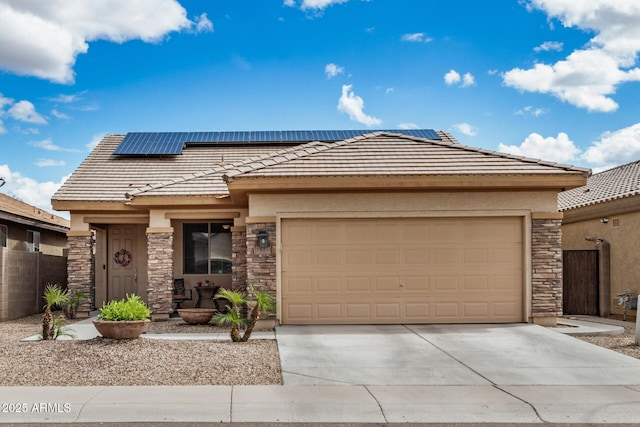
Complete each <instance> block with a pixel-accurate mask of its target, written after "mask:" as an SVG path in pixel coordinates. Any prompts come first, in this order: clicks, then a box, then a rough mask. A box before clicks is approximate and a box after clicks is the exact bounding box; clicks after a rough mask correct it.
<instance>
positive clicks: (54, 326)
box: [42, 283, 73, 340]
mask: <svg viewBox="0 0 640 427" xmlns="http://www.w3.org/2000/svg"><path fill="white" fill-rule="evenodd" d="M44 302H45V305H44V314H43V315H42V339H43V340H55V339H58V337H60V336H62V335H67V336H71V337H72V336H73V334H72V333H71V332H70V331H69V330H68V329H67V328H65V327H64V326H63V323H64V318H63V317H62V316H58V317H57V318H54V316H53V312H52V308H53V307H54V306H59V307H62V306H64V305H65V304H68V303H69V294H68V293H67V291H66V290H62V288H61V287H60V285H58V284H55V285H52V284H51V283H49V284H47V287H46V288H45V290H44Z"/></svg>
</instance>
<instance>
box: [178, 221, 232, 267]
mask: <svg viewBox="0 0 640 427" xmlns="http://www.w3.org/2000/svg"><path fill="white" fill-rule="evenodd" d="M232 226H233V223H232V222H219V221H217V222H210V221H207V222H184V223H183V224H182V274H184V275H187V274H191V275H207V276H218V275H229V274H232V268H233V261H232V254H233V239H232V234H231V227H232ZM205 227H206V231H205ZM198 228H199V229H200V230H198ZM194 233H202V234H204V235H206V248H205V247H204V245H203V244H202V243H203V242H202V240H204V239H201V241H200V244H198V241H197V240H196V239H193V238H191V236H190V235H193V234H194ZM227 234H228V240H227V239H225V247H223V248H222V250H221V251H218V253H220V252H225V249H226V251H228V257H224V258H222V259H219V258H218V261H217V262H218V263H219V264H218V268H217V269H214V268H213V267H214V263H215V262H216V261H215V259H214V258H213V257H212V254H215V252H214V251H213V250H212V249H213V247H212V243H213V241H214V239H215V237H216V236H219V235H227ZM226 243H228V246H227V245H226ZM198 253H199V254H198ZM203 254H206V260H205V257H204V256H203ZM198 264H201V265H206V271H204V270H203V269H201V268H200V269H199V268H198V266H197V265H198Z"/></svg>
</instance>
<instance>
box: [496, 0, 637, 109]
mask: <svg viewBox="0 0 640 427" xmlns="http://www.w3.org/2000/svg"><path fill="white" fill-rule="evenodd" d="M527 5H528V7H529V8H537V9H540V10H542V11H544V12H545V13H547V15H548V17H549V18H556V19H558V20H559V21H560V22H562V24H563V25H564V26H565V27H577V28H579V29H581V30H583V31H585V32H589V33H595V36H594V37H593V38H592V39H591V40H590V43H589V45H588V46H587V47H585V48H584V49H578V50H575V51H573V52H572V53H571V54H569V55H568V56H567V57H566V58H565V59H564V60H562V61H558V62H556V63H555V64H552V65H549V64H535V65H534V66H533V68H529V69H521V68H514V69H512V70H510V71H508V72H506V73H505V74H504V75H503V80H504V84H505V85H507V86H510V87H513V88H516V89H519V90H522V91H528V92H539V93H548V94H551V95H553V96H555V97H557V98H559V99H561V100H562V101H565V102H568V103H570V104H572V105H574V106H576V107H579V108H585V109H587V110H589V111H600V112H611V111H615V110H616V109H617V108H618V104H617V103H616V102H615V101H614V100H613V99H612V98H611V95H613V94H615V92H616V90H617V88H618V86H619V85H620V84H622V83H624V82H629V81H640V68H637V67H634V66H635V64H636V60H637V54H638V52H640V3H639V2H637V1H636V0H617V1H610V0H590V1H589V2H583V1H568V0H531V1H530V3H527Z"/></svg>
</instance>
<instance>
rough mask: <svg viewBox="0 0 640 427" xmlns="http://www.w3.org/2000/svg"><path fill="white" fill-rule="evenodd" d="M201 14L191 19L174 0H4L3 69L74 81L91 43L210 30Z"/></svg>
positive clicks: (0, 3)
mask: <svg viewBox="0 0 640 427" xmlns="http://www.w3.org/2000/svg"><path fill="white" fill-rule="evenodd" d="M202 18H203V15H200V17H199V18H197V19H198V21H197V22H196V23H194V22H192V21H190V20H189V19H187V17H186V10H185V9H184V8H183V7H182V6H181V5H180V4H179V3H178V2H177V1H176V0H156V1H153V2H146V1H130V0H93V1H91V2H87V1H69V0H48V1H23V0H0V28H2V32H1V33H0V68H2V69H4V70H6V71H8V72H10V73H14V74H18V75H27V76H35V77H39V78H42V79H47V80H51V81H53V82H57V83H73V81H74V72H73V66H74V64H75V61H76V57H77V56H78V55H79V54H83V53H86V52H87V50H88V48H89V45H88V43H89V42H92V41H96V40H107V41H111V42H116V43H123V42H126V41H129V40H137V39H139V40H142V41H144V42H158V41H160V40H162V39H163V37H165V36H166V35H167V34H168V33H170V32H173V31H182V30H187V31H192V28H193V27H194V26H195V27H196V30H198V26H199V27H200V29H203V26H204V29H206V27H207V24H206V22H207V21H205V20H203V19H202ZM204 18H205V19H206V16H205V17H204Z"/></svg>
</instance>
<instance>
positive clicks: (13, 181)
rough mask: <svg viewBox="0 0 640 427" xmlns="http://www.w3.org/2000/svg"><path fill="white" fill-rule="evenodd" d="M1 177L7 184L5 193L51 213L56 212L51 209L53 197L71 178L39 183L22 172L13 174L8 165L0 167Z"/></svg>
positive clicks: (4, 189) (3, 188) (4, 188)
mask: <svg viewBox="0 0 640 427" xmlns="http://www.w3.org/2000/svg"><path fill="white" fill-rule="evenodd" d="M0 177H2V178H4V179H5V180H6V182H7V183H6V185H5V186H4V187H2V191H3V192H4V193H6V194H7V195H9V196H11V197H14V198H16V199H18V200H21V201H23V202H24V203H28V204H30V205H33V206H36V207H39V208H41V209H44V210H47V211H49V212H54V210H53V208H52V207H51V197H52V196H53V194H54V193H55V192H56V191H57V190H58V188H60V186H61V185H62V183H64V182H65V181H66V180H67V178H69V176H65V177H63V178H62V179H60V181H59V182H52V181H47V182H38V181H36V180H35V179H32V178H29V177H26V176H24V175H22V174H21V173H20V172H12V171H11V169H10V168H9V165H6V164H4V165H0Z"/></svg>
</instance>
